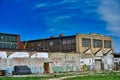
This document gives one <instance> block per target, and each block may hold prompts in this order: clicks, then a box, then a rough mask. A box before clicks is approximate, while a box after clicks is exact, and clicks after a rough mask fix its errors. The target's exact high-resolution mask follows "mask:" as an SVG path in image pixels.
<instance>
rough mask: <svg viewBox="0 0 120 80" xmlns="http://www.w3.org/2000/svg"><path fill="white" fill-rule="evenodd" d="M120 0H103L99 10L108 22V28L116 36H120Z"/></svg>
mask: <svg viewBox="0 0 120 80" xmlns="http://www.w3.org/2000/svg"><path fill="white" fill-rule="evenodd" d="M119 8H120V0H101V5H100V7H99V11H100V13H101V15H102V19H103V20H104V21H106V22H107V24H108V26H107V28H106V29H107V30H108V31H110V32H111V34H112V35H114V36H120V9H119Z"/></svg>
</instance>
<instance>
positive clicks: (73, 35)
mask: <svg viewBox="0 0 120 80" xmlns="http://www.w3.org/2000/svg"><path fill="white" fill-rule="evenodd" d="M71 37H75V35H72V36H62V37H60V36H59V37H54V38H45V39H35V40H28V41H29V42H35V41H43V40H54V39H60V38H71ZM22 42H26V41H22Z"/></svg>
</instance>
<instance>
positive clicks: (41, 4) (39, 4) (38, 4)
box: [33, 3, 49, 9]
mask: <svg viewBox="0 0 120 80" xmlns="http://www.w3.org/2000/svg"><path fill="white" fill-rule="evenodd" d="M48 5H49V4H48V3H37V4H35V6H34V7H33V9H37V8H41V7H47V6H48Z"/></svg>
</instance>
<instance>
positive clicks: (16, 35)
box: [0, 32, 20, 36]
mask: <svg viewBox="0 0 120 80" xmlns="http://www.w3.org/2000/svg"><path fill="white" fill-rule="evenodd" d="M0 34H5V35H13V36H20V35H19V34H11V33H10V34H9V33H2V32H0Z"/></svg>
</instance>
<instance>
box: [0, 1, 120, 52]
mask: <svg viewBox="0 0 120 80" xmlns="http://www.w3.org/2000/svg"><path fill="white" fill-rule="evenodd" d="M119 8H120V0H0V28H1V29H0V32H4V33H15V34H20V35H21V40H27V39H40V38H47V37H50V36H51V35H54V36H58V35H59V34H61V33H63V34H64V35H66V36H68V35H74V34H76V33H85V34H89V33H99V34H104V35H107V36H113V40H114V46H115V51H117V52H118V51H120V46H119V45H120V10H119Z"/></svg>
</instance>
